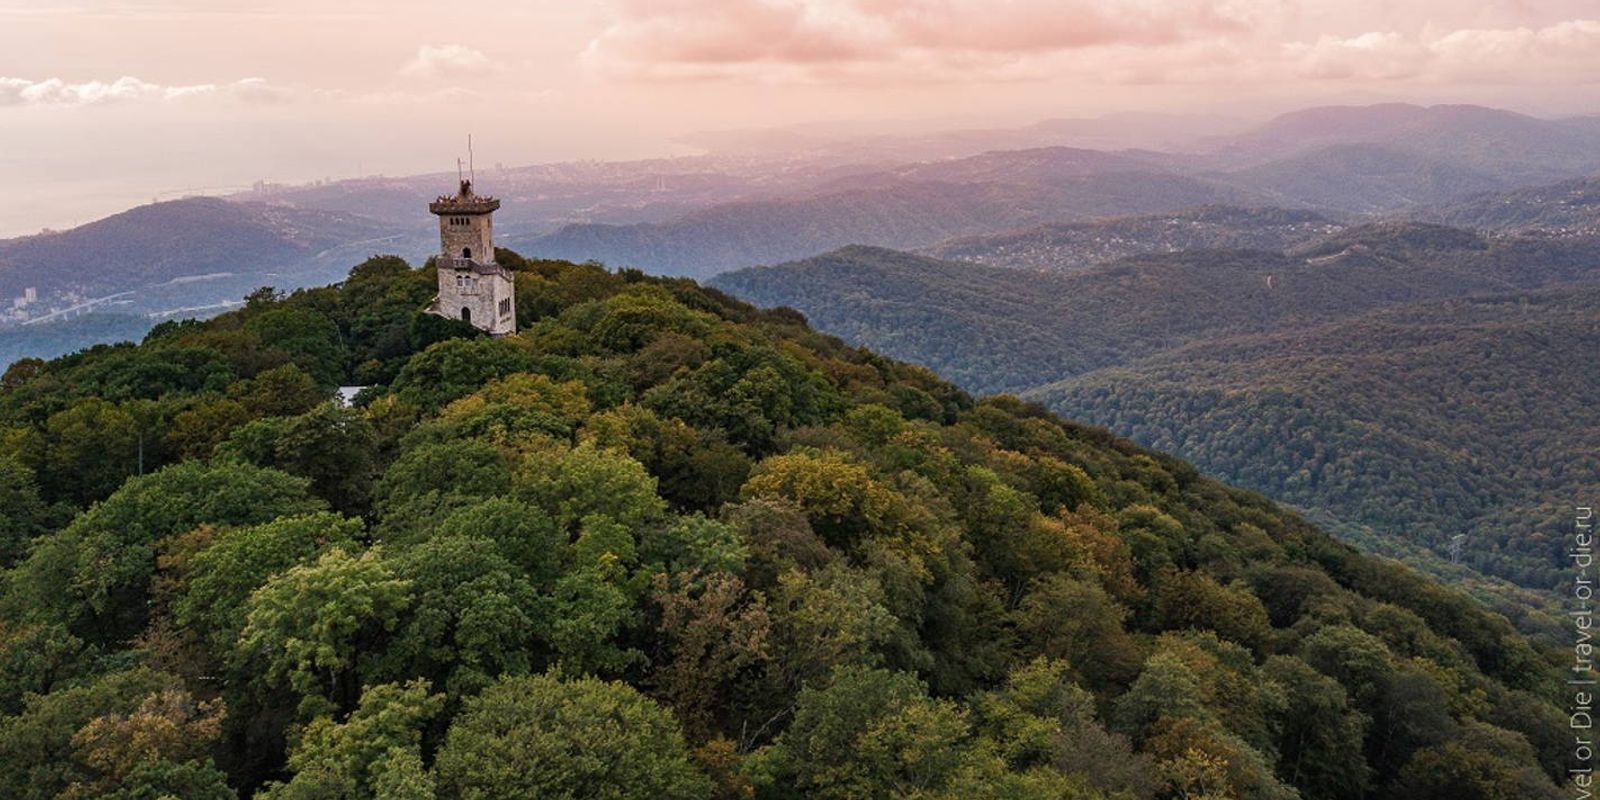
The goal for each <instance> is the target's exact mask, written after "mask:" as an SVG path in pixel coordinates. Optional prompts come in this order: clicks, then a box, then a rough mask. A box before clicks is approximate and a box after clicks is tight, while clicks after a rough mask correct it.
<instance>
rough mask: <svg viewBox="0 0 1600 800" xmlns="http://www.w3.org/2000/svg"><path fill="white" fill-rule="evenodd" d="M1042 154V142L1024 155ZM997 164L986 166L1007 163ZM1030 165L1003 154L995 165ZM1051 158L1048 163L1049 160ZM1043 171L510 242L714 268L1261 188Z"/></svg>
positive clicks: (534, 249)
mask: <svg viewBox="0 0 1600 800" xmlns="http://www.w3.org/2000/svg"><path fill="white" fill-rule="evenodd" d="M1021 158H1022V159H1023V160H1024V161H1025V163H1026V164H1027V165H1037V164H1039V163H1040V159H1039V158H1038V157H1037V156H1036V154H1033V153H1028V154H1026V155H1023V156H1021ZM986 160H988V161H990V162H991V164H989V165H986V168H989V169H994V168H997V167H1000V165H995V164H993V163H992V162H994V161H1000V160H1002V159H998V158H988V159H986ZM1012 169H1017V170H1024V169H1026V167H1014V166H1013V165H1004V167H1001V168H999V169H997V170H996V171H1002V172H1009V171H1011V170H1012ZM1046 169H1047V170H1048V167H1046ZM1047 174H1052V175H1055V176H1056V177H1055V178H1054V179H1052V180H1039V181H1035V182H1017V183H1001V182H980V183H952V182H943V181H938V182H935V181H923V180H916V181H913V180H906V179H904V178H900V177H897V176H881V177H880V176H873V178H872V180H871V182H870V185H867V186H863V187H860V188H851V189H847V190H844V191H837V192H828V193H820V194H815V195H810V196H806V197H800V198H786V199H776V200H757V201H742V202H736V203H728V204H723V205H718V206H713V207H711V208H708V209H705V210H702V211H697V212H694V213H691V214H688V215H686V216H684V217H681V218H679V219H676V220H673V221H670V222H664V223H643V224H638V225H572V226H567V227H565V228H563V229H561V230H559V231H557V232H555V233H552V234H549V235H546V236H540V237H534V238H531V239H526V240H521V239H516V238H513V239H512V242H513V244H514V246H516V247H519V248H520V249H522V250H524V251H526V252H530V253H534V254H536V255H538V256H541V257H546V258H577V259H583V258H593V259H597V260H599V261H602V262H605V263H613V264H618V265H623V266H634V267H638V268H641V269H644V270H647V271H651V272H660V273H665V274H674V275H689V276H691V277H709V276H711V275H715V274H717V273H719V272H724V271H727V270H730V269H737V268H739V267H742V266H748V265H751V264H760V263H771V262H776V261H786V260H790V259H795V258H801V257H804V256H807V255H811V254H813V253H817V252H821V251H825V250H830V249H833V248H836V247H841V246H844V245H847V244H852V243H861V242H868V243H872V244H874V245H879V246H884V247H895V248H910V247H917V246H921V245H925V244H931V243H933V242H937V241H939V240H941V239H946V238H950V237H954V236H965V235H972V234H977V233H984V232H990V231H995V230H1004V229H1007V228H1014V227H1018V226H1024V225H1031V224H1039V223H1043V222H1047V221H1053V220H1060V219H1077V218H1083V217H1088V216H1094V215H1098V214H1105V213H1110V214H1141V213H1150V212H1156V211H1168V210H1176V209H1180V208H1187V207H1191V206H1196V205H1207V204H1217V203H1247V202H1250V201H1252V200H1257V199H1258V198H1256V197H1255V196H1253V195H1251V194H1250V193H1248V192H1244V191H1240V190H1237V189H1233V188H1231V187H1227V186H1224V185H1220V184H1217V183H1214V182H1211V181H1207V180H1204V179H1200V178H1194V177H1189V176H1183V175H1174V174H1170V173H1161V172H1103V173H1090V174H1065V175H1062V174H1059V173H1054V172H1049V173H1047Z"/></svg>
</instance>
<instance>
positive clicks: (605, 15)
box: [0, 0, 1600, 236]
mask: <svg viewBox="0 0 1600 800" xmlns="http://www.w3.org/2000/svg"><path fill="white" fill-rule="evenodd" d="M0 2H3V0H0ZM1461 6H1462V4H1459V3H1452V2H1448V0H1430V1H1429V2H1419V3H1412V4H1407V5H1406V6H1405V7H1404V8H1394V7H1391V6H1390V4H1387V3H1382V2H1378V0H1356V1H1355V2H1341V3H1332V2H1310V1H1309V0H1307V1H1304V2H1295V1H1294V0H1229V1H1228V2H1222V3H1209V2H1200V1H1199V0H1119V1H1118V2H1076V3H1066V4H1063V3H1061V2H1044V1H1043V0H1013V1H1012V2H1007V3H1004V4H1003V9H1002V10H1001V11H999V12H998V13H997V12H996V10H995V8H996V7H995V5H994V4H985V3H978V2H967V1H965V0H954V1H951V2H914V1H913V0H827V1H825V2H807V3H800V2H776V1H774V2H758V1H756V0H740V1H739V2H721V3H718V2H710V0H675V1H674V2H665V3H662V2H656V3H649V2H640V1H638V0H620V1H619V2H606V3H594V4H582V5H573V4H564V3H554V2H538V3H531V4H513V3H484V4H480V5H476V6H472V7H471V9H470V11H467V10H459V11H458V10H449V11H441V10H440V9H439V7H437V6H436V5H433V4H426V5H425V4H422V3H419V2H415V1H414V0H403V1H402V2H395V3H384V4H379V3H376V2H367V1H366V0H361V2H354V3H345V4H340V8H339V10H329V8H328V7H327V4H313V3H309V2H304V0H288V1H287V2H279V3H250V2H243V1H242V0H220V1H219V2H209V3H199V2H195V0H171V1H170V2H140V1H138V0H135V1H134V2H112V1H111V0H84V2H79V3H73V2H66V0H44V1H43V2H30V3H28V4H27V5H13V6H3V5H0V170H3V173H4V174H5V175H6V176H7V177H8V178H9V179H10V180H9V181H8V184H9V189H10V190H11V191H12V192H13V193H14V194H20V195H22V196H25V197H28V198H30V202H28V203H24V204H11V205H8V206H7V207H5V208H4V209H0V236H14V235H19V234H26V233H33V232H37V231H39V230H40V229H42V228H46V227H51V228H64V227H70V226H72V225H75V224H81V223H84V222H88V221H91V220H93V219H97V218H100V217H103V216H106V215H107V214H110V213H115V212H116V211H119V210H121V209H124V208H127V207H129V206H132V205H137V204H140V203H144V202H149V201H150V200H152V199H157V198H160V199H168V198H170V197H175V196H181V195H183V194H187V193H193V192H196V191H219V190H226V189H237V188H244V187H247V186H248V185H249V184H250V183H252V182H254V181H256V180H267V181H276V182H288V183H302V182H307V181H312V180H316V179H321V178H332V179H343V178H350V177H356V176H361V175H377V174H386V175H405V174H416V173H421V172H430V171H448V170H449V169H450V167H451V164H452V163H453V159H454V157H455V156H456V154H457V153H459V152H460V151H461V150H462V144H461V141H462V138H463V137H464V136H465V134H466V133H468V132H471V133H473V134H474V135H475V136H476V137H477V142H478V145H479V146H478V156H479V158H480V161H481V162H484V163H496V162H498V163H502V164H505V165H508V166H509V165H525V164H532V163H545V162H557V161H569V160H580V159H604V160H618V159H628V158H638V157H648V156H662V155H671V154H677V153H684V152H688V151H689V150H688V149H687V148H686V147H685V146H684V145H682V144H681V143H680V140H681V139H682V138H683V137H685V136H687V135H690V134H693V133H696V132H702V131H725V130H746V129H763V128H781V127H785V126H791V125H804V124H840V125H843V124H855V125H868V126H870V125H873V124H893V125H898V126H901V127H906V128H910V129H923V130H931V129H935V128H938V127H1011V126H1016V125H1020V124H1026V123H1028V122H1033V121H1037V120H1041V119H1049V118H1061V117H1096V116H1100V115H1104V114H1110V113H1117V112H1125V111H1150V112H1167V113H1177V114H1194V113H1203V114H1213V115H1223V116H1232V117H1239V118H1243V119H1250V120H1259V119H1264V118H1267V117H1269V116H1271V115H1272V114H1275V113H1279V112H1283V111H1286V110H1291V109H1294V108H1300V107H1306V106H1313V105H1324V104H1330V103H1341V104H1359V103H1369V102H1382V101H1401V102H1416V103H1420V104H1425V105H1431V104H1436V103H1479V104H1484V105H1491V106H1496V107H1501V108H1508V109H1511V110H1515V111H1521V112H1524V113H1532V114H1536V115H1540V116H1569V115H1577V114H1584V113H1594V112H1595V111H1596V110H1597V109H1596V108H1595V106H1594V105H1593V100H1592V99H1591V97H1590V95H1591V94H1592V89H1593V87H1594V86H1595V84H1596V83H1597V82H1600V58H1597V56H1596V53H1600V20H1597V19H1594V17H1600V12H1597V11H1596V10H1595V9H1594V7H1593V4H1592V3H1588V2H1582V1H1581V0H1497V1H1495V2H1486V3H1475V4H1472V7H1470V8H1463V7H1461Z"/></svg>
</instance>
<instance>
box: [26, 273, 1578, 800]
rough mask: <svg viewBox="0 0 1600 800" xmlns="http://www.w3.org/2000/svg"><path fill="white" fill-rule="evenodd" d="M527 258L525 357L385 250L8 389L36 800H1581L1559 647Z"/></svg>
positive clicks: (1171, 467)
mask: <svg viewBox="0 0 1600 800" xmlns="http://www.w3.org/2000/svg"><path fill="white" fill-rule="evenodd" d="M497 260H498V261H499V262H500V263H501V264H505V265H508V266H510V267H512V268H514V269H515V270H516V271H517V272H518V276H517V292H518V297H517V307H518V311H519V313H520V314H522V315H523V317H522V319H521V320H520V322H521V323H522V331H521V332H520V333H519V334H517V335H515V336H511V337H507V338H503V339H488V338H483V337H481V336H479V335H477V333H476V331H473V330H471V329H470V328H465V327H463V326H460V325H458V324H457V323H452V322H446V321H442V320H438V319H435V318H432V317H425V316H422V315H420V314H419V313H418V312H417V311H416V309H418V308H419V307H420V306H421V305H422V303H423V302H424V301H425V300H426V299H427V297H428V296H429V295H430V294H431V292H432V287H433V285H434V279H435V278H434V275H433V274H432V271H431V269H426V268H425V269H420V270H415V269H411V268H409V267H408V266H407V265H406V264H405V263H404V262H402V261H400V260H399V259H394V258H380V259H373V260H371V261H368V262H366V263H364V264H362V265H360V266H358V267H356V269H355V270H354V271H352V273H351V274H350V277H349V279H348V280H347V281H345V282H344V283H343V284H342V285H341V286H339V287H333V288H323V289H312V290H302V291H299V292H296V293H294V294H293V295H290V296H287V297H284V296H279V295H276V294H274V293H272V292H270V291H262V292H257V293H255V294H254V295H252V296H251V298H250V300H249V302H248V304H247V305H246V306H245V307H244V308H243V309H240V310H238V311H236V312H233V313H229V314H225V315H223V316H221V317H218V318H216V319H214V320H211V321H208V322H203V323H202V322H188V323H173V324H167V325H163V326H160V327H158V328H156V329H155V330H154V331H152V332H151V333H150V335H149V336H148V337H146V339H145V340H144V342H143V343H142V344H140V345H138V346H132V345H127V346H119V347H100V348H96V349H93V350H90V351H87V352H84V353H80V354H76V355H73V356H68V357H65V358H61V359H56V360H54V361H50V362H39V361H24V362H21V363H19V364H18V365H15V366H13V367H12V368H11V369H9V370H8V371H7V372H6V373H5V375H4V377H3V378H0V498H3V500H0V502H3V504H4V507H5V509H6V514H5V515H4V516H3V517H0V563H3V564H4V565H5V566H6V571H5V572H4V573H3V579H0V786H4V787H6V789H7V792H8V793H9V795H8V796H11V797H16V798H22V799H23V800H32V799H33V798H41V799H43V798H64V799H65V798H87V797H117V798H159V797H182V798H186V800H188V799H191V798H193V799H198V800H210V799H212V798H215V799H216V800H225V798H232V797H258V798H270V799H271V800H285V798H319V799H320V798H372V799H374V800H376V799H377V798H383V799H384V800H398V799H400V798H406V799H407V800H427V799H428V798H441V799H444V800H458V799H460V800H465V799H467V798H473V799H476V798H491V797H492V798H506V799H508V800H517V799H519V798H536V797H537V798H546V797H579V796H583V797H589V796H598V797H616V798H624V797H627V798H632V797H652V798H684V799H685V800H687V799H689V798H706V797H718V798H751V797H754V798H798V797H817V798H882V797H890V798H895V797H898V798H918V800H931V799H932V798H949V799H950V800H954V799H955V798H974V797H977V798H997V799H998V798H1007V799H1011V798H1023V799H1027V798H1041V799H1043V798H1056V799H1059V800H1171V799H1175V798H1195V797H1201V796H1204V797H1209V798H1241V799H1244V798H1249V799H1251V800H1291V799H1292V798H1304V799H1305V800H1324V799H1326V800H1343V799H1346V798H1348V799H1349V800H1359V799H1360V798H1378V799H1379V800H1389V799H1390V798H1393V799H1394V800H1402V799H1405V800H1409V799H1410V798H1423V797H1506V798H1510V797H1515V798H1530V799H1532V800H1544V799H1545V798H1550V799H1551V800H1554V798H1558V797H1561V796H1563V794H1562V792H1561V790H1560V789H1558V788H1557V785H1556V783H1555V781H1556V780H1558V779H1560V777H1561V776H1562V775H1563V772H1562V771H1563V769H1564V762H1563V759H1564V757H1565V748H1566V745H1567V744H1568V742H1569V739H1568V738H1567V737H1568V735H1569V734H1568V732H1567V730H1566V727H1565V720H1564V718H1563V716H1562V712H1561V711H1560V710H1558V705H1557V703H1558V702H1559V698H1560V692H1561V685H1560V681H1561V676H1562V674H1563V671H1562V667H1563V662H1562V656H1561V655H1560V649H1559V648H1558V647H1555V646H1553V645H1547V644H1544V643H1537V642H1531V641H1529V640H1528V639H1526V638H1523V637H1522V636H1520V635H1519V634H1517V633H1516V632H1515V631H1514V630H1513V628H1512V626H1511V625H1510V624H1509V623H1508V622H1507V621H1506V620H1505V619H1504V618H1502V617H1499V616H1496V615H1493V614H1490V613H1488V612H1486V611H1485V610H1484V609H1483V608H1482V607H1481V606H1479V605H1478V604H1476V603H1475V602H1473V601H1471V600H1470V599H1468V598H1467V597H1465V596H1464V595H1461V594H1459V593H1457V592H1454V591H1451V590H1448V589H1445V588H1443V587H1441V586H1439V585H1438V584H1436V583H1433V582H1431V581H1430V580H1428V579H1426V578H1424V577H1422V576H1420V575H1419V574H1417V573H1415V572H1412V571H1410V570H1408V569H1406V568H1404V567H1401V566H1398V565H1396V564H1394V563H1391V562H1385V561H1380V560H1378V559H1375V558H1372V557H1369V556H1364V555H1360V554H1359V553H1357V552H1356V551H1355V550H1354V549H1353V548H1351V547H1349V546H1347V545H1344V544H1341V543H1339V542H1337V541H1335V540H1334V539H1333V538H1331V537H1330V536H1328V535H1327V534H1325V533H1323V532H1322V531H1320V530H1319V529H1317V528H1315V527H1313V526H1312V525H1310V524H1308V523H1307V522H1306V521H1304V520H1302V519H1301V518H1300V517H1298V516H1296V515H1295V514H1293V513H1290V512H1288V511H1285V510H1284V509H1282V508H1280V507H1278V506H1275V505H1273V504H1272V503H1270V502H1268V501H1266V500H1265V499H1263V498H1261V497H1260V496H1258V495H1255V494H1252V493H1249V492H1246V491H1242V490H1237V489H1231V488H1228V487H1226V486H1223V485H1221V484H1219V483H1217V482H1215V481H1212V480H1209V479H1206V478H1203V477H1201V476H1200V474H1199V473H1198V472H1197V471H1196V470H1195V469H1194V468H1193V467H1190V466H1189V465H1187V464H1185V463H1183V462H1180V461H1178V460H1176V459H1173V458H1171V457H1167V456H1163V455H1159V454H1156V453H1152V452H1148V451H1144V450H1141V449H1140V448H1139V447H1137V446H1135V445H1133V444H1132V443H1130V442H1127V441H1124V440H1120V439H1117V438H1114V437H1113V436H1111V435H1109V434H1108V433H1106V432H1104V431H1103V430H1100V429H1095V428H1088V427H1084V426H1081V425H1078V424H1076V423H1072V422H1068V421H1065V420H1063V419H1061V418H1058V417H1055V416H1053V415H1051V414H1050V413H1048V412H1047V411H1045V410H1044V409H1043V408H1042V407H1039V406H1035V405H1029V404H1025V403H1022V402H1019V401H1017V400H1015V399H1011V398H989V399H981V400H980V399H974V398H972V397H970V396H968V395H967V394H965V393H963V392H961V391H960V390H958V389H956V388H955V387H954V386H952V385H951V384H948V383H946V382H944V381H942V380H940V379H939V378H937V377H935V376H934V375H933V374H932V373H929V372H928V371H926V370H924V369H921V368H918V367H913V366H910V365H907V364H904V363H900V362H895V361H891V360H889V359H888V358H885V357H883V356H879V355H876V354H874V353H872V352H870V351H867V350H862V349H856V348H853V347H849V346H846V345H845V344H843V343H842V342H840V341H839V340H837V339H833V338H830V337H827V336H824V335H821V334H819V333H816V332H814V331H812V330H810V329H809V328H808V327H807V326H806V325H805V323H804V322H803V321H802V319H801V318H800V317H799V316H797V315H796V314H794V313H793V312H789V311H784V310H771V311H762V310H758V309H756V308H753V307H751V306H748V305H745V304H743V303H740V302H736V301H733V300H731V299H729V298H728V297H726V296H724V295H722V294H720V293H718V292H715V291H711V290H707V289H703V288H700V287H698V286H696V285H695V284H693V283H691V282H688V281H683V280H664V279H658V278H647V277H645V276H643V275H642V274H639V273H635V272H623V273H610V272H607V271H605V270H604V269H602V268H600V267H598V266H594V265H575V264H569V263H564V262H552V261H542V262H528V261H524V260H522V259H520V258H517V257H516V256H515V255H513V254H511V253H509V252H501V253H499V254H498V259H497ZM352 381H354V382H360V383H370V384H372V387H371V388H370V389H368V390H367V391H366V392H364V393H363V394H362V396H361V397H360V398H359V402H358V405H357V407H354V408H345V407H341V406H338V405H335V404H333V403H330V402H328V398H329V395H330V390H331V388H332V386H333V385H335V384H338V383H345V382H352ZM1569 657H1570V656H1569Z"/></svg>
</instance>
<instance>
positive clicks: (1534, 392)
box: [1029, 285, 1600, 587]
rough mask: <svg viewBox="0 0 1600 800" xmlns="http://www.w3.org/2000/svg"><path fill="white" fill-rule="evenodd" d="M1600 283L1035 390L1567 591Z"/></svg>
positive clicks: (1582, 488)
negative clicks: (1455, 540)
mask: <svg viewBox="0 0 1600 800" xmlns="http://www.w3.org/2000/svg"><path fill="white" fill-rule="evenodd" d="M1597 304H1600V287H1595V286H1593V285H1590V286H1580V287H1563V288H1560V289H1552V290H1546V291H1543V292H1533V293H1527V294H1518V295H1514V296H1498V297H1486V298H1475V299H1469V300H1452V301H1445V302H1439V303H1429V304H1419V305H1413V306H1407V307H1405V308H1404V309H1398V310H1390V311H1383V312H1378V313H1374V314H1371V315H1367V316H1363V317H1358V318H1356V319H1353V320H1348V321H1342V322H1338V323H1333V324H1329V325H1325V326H1322V327H1315V328H1311V329H1308V330H1302V331H1296V332H1293V333H1279V334H1270V335H1260V336H1253V337H1242V338H1237V339H1224V340H1220V341H1212V342H1205V343H1202V344H1198V345H1194V346H1192V347H1186V348H1183V349H1180V350H1177V351H1174V352H1171V353H1165V354H1162V355H1159V356H1155V357H1152V358H1150V359H1146V360H1143V361H1137V362H1134V363H1132V364H1129V365H1126V366H1123V367H1119V368H1113V369H1107V370H1101V371H1097V372H1094V373H1090V374H1088V375H1084V376H1081V377H1078V378H1073V379H1069V380H1066V381H1062V382H1060V383H1055V384H1051V385H1048V386H1044V387H1041V388H1039V389H1036V390H1034V391H1032V392H1030V393H1029V396H1030V397H1033V398H1035V399H1038V400H1040V401H1042V402H1044V403H1046V404H1048V405H1049V406H1050V407H1052V408H1054V409H1057V410H1059V411H1061V412H1062V413H1065V414H1069V415H1071V416H1074V417H1077V418H1080V419H1084V420H1086V421H1091V422H1094V423H1096V424H1103V425H1107V426H1110V427H1112V428H1114V429H1116V430H1118V431H1122V432H1124V433H1126V434H1128V435H1130V436H1132V437H1134V438H1135V439H1137V440H1138V441H1140V442H1143V443H1145V444H1147V445H1149V446H1151V447H1155V448H1158V449H1161V450H1164V451H1168V452H1172V453H1176V454H1178V455H1181V456H1183V457H1184V458H1186V459H1190V460H1192V461H1194V462H1195V463H1196V464H1197V465H1199V466H1200V467H1201V468H1202V469H1204V470H1205V471H1206V472H1207V473H1209V474H1214V475H1227V476H1231V478H1232V479H1233V480H1235V481H1237V482H1239V483H1241V484H1244V485H1246V486H1249V487H1251V488H1253V489H1257V490H1259V491H1263V492H1266V493H1268V494H1270V495H1272V496H1274V497H1277V498H1280V499H1282V500H1285V501H1287V502H1290V503H1293V504H1294V505H1296V506H1298V507H1301V508H1312V509H1317V510H1318V511H1319V512H1320V513H1321V514H1323V515H1325V517H1326V518H1327V519H1328V520H1330V521H1331V522H1332V523H1333V524H1335V525H1337V527H1338V529H1339V530H1340V531H1341V532H1343V533H1346V534H1348V535H1349V536H1350V537H1351V538H1354V539H1356V540H1358V541H1361V542H1362V543H1363V544H1366V545H1368V546H1370V547H1374V548H1376V549H1380V550H1390V551H1391V552H1394V548H1395V545H1396V544H1398V542H1396V541H1395V540H1394V538H1395V537H1392V536H1382V535H1373V531H1374V530H1377V531H1404V532H1405V536H1404V540H1405V541H1406V542H1407V543H1409V544H1411V545H1414V546H1421V547H1422V548H1424V549H1425V550H1428V551H1431V552H1433V553H1436V554H1439V555H1441V556H1442V555H1443V554H1445V553H1447V552H1448V551H1449V550H1450V543H1451V539H1452V537H1455V536H1457V535H1464V536H1465V537H1466V539H1465V541H1464V542H1463V543H1462V546H1461V552H1462V563H1464V564H1466V565H1467V566H1470V567H1473V568H1475V569H1477V570H1479V571H1481V572H1484V573H1486V574H1490V575H1497V576H1501V577H1505V578H1508V579H1510V580H1513V581H1515V582H1517V583H1519V584H1522V585H1524V586H1531V587H1551V586H1557V585H1560V584H1561V583H1562V582H1563V581H1564V580H1565V579H1566V577H1567V576H1566V574H1565V573H1564V571H1563V567H1564V565H1565V564H1566V561H1567V559H1566V534H1567V532H1568V530H1569V529H1570V527H1571V520H1570V519H1569V518H1567V517H1568V513H1569V511H1570V509H1569V507H1570V505H1571V501H1568V500H1566V499H1565V498H1571V497H1588V496H1593V495H1594V494H1596V493H1597V492H1600V458H1597V457H1596V453H1600V409H1597V408H1596V406H1595V404H1594V403H1593V402H1592V400H1591V398H1590V397H1589V394H1590V387H1591V385H1592V380H1591V378H1592V376H1590V375H1588V374H1586V373H1585V372H1584V371H1583V370H1578V369H1573V368H1572V361H1571V359H1572V358H1573V355H1572V354H1574V353H1596V352H1600V318H1597V317H1596V316H1595V314H1594V309H1595V307H1596V305H1597Z"/></svg>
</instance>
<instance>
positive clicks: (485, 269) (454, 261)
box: [433, 256, 511, 280]
mask: <svg viewBox="0 0 1600 800" xmlns="http://www.w3.org/2000/svg"><path fill="white" fill-rule="evenodd" d="M433 263H434V265H435V266H437V267H438V269H439V270H440V271H443V270H447V269H449V270H464V271H465V270H470V271H471V272H472V273H473V274H474V275H499V276H501V277H504V278H506V279H507V280H510V278H511V271H510V270H508V269H506V268H505V267H502V266H500V265H499V264H495V263H493V262H490V263H487V264H486V263H484V262H482V261H479V260H477V259H475V258H459V257H455V256H435V257H434V260H433Z"/></svg>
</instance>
